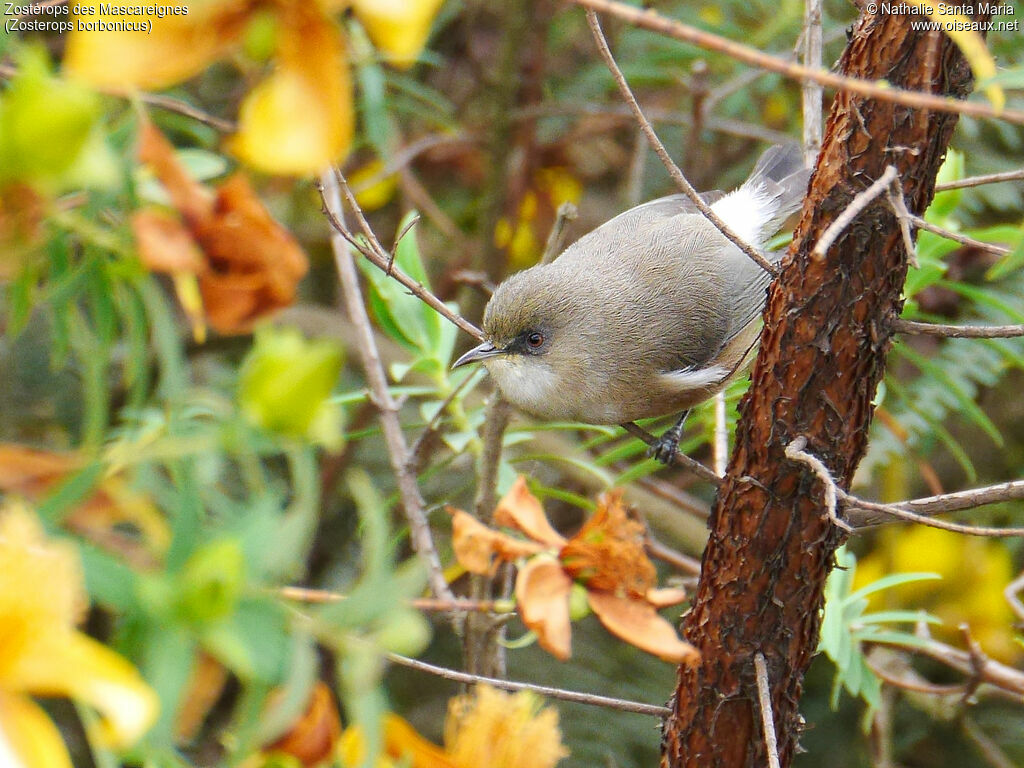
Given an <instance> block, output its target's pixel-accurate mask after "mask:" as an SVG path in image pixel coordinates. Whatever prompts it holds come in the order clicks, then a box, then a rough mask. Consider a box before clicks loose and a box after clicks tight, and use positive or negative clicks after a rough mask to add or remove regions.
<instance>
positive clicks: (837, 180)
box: [661, 14, 971, 768]
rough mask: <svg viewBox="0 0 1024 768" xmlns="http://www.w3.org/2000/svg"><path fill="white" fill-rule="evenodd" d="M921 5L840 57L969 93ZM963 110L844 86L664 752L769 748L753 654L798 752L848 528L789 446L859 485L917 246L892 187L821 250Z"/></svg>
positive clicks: (765, 355)
mask: <svg viewBox="0 0 1024 768" xmlns="http://www.w3.org/2000/svg"><path fill="white" fill-rule="evenodd" d="M912 19H917V20H921V19H922V17H920V16H911V15H871V14H864V15H862V16H861V18H860V19H859V20H858V22H857V24H856V25H855V28H854V31H853V33H852V37H851V39H850V42H849V45H848V46H847V48H846V51H845V52H844V54H843V57H842V59H841V71H842V72H843V73H844V74H847V75H851V76H854V77H860V78H864V79H867V80H878V79H885V80H887V81H888V82H890V83H891V84H892V85H894V86H897V87H900V88H907V89H911V90H922V91H927V92H930V93H937V94H944V95H948V96H952V97H956V98H963V97H965V96H966V95H967V93H969V91H970V88H971V73H970V70H969V68H968V66H967V64H966V62H965V61H964V59H963V56H962V55H961V54H960V52H959V50H958V49H957V48H956V46H955V45H953V44H952V43H951V42H950V40H949V39H948V38H947V37H946V36H945V35H944V34H943V33H942V32H916V31H912V30H911V29H910V21H911V20H912ZM956 119H957V118H956V116H955V115H951V114H945V113H941V114H940V113H935V112H929V111H927V110H919V109H910V108H908V107H903V106H897V105H894V104H891V103H888V102H882V101H875V100H872V99H865V98H862V97H859V96H854V95H852V94H849V93H845V92H843V93H839V94H838V95H837V96H836V98H835V101H834V103H833V105H832V112H831V115H830V116H829V121H828V125H827V127H826V129H825V137H824V141H823V146H822V152H821V155H820V157H819V159H818V165H817V168H816V170H815V173H814V177H813V179H812V181H811V189H810V192H809V195H808V197H807V199H806V200H805V201H804V206H803V212H802V216H801V219H800V223H799V225H798V227H797V231H796V234H795V235H794V241H793V245H792V246H791V248H790V255H789V256H788V258H787V259H786V261H785V263H784V266H783V269H782V273H781V275H780V277H779V279H777V280H776V281H775V282H774V284H773V285H772V287H771V289H770V292H769V296H768V304H767V308H766V310H765V327H764V331H763V333H762V335H761V348H760V353H759V354H758V357H757V361H756V363H755V366H754V369H753V372H752V374H751V378H752V384H751V387H750V391H749V393H748V394H747V396H746V397H745V398H744V400H743V402H742V404H741V406H740V412H741V420H740V424H739V428H738V431H737V435H736V448H735V450H734V452H733V454H732V459H731V461H730V464H729V469H728V474H727V477H726V479H725V484H724V485H723V486H722V488H721V490H720V492H719V494H718V500H717V503H716V505H715V509H714V512H713V514H712V516H711V519H710V521H709V524H710V527H711V537H710V540H709V542H708V545H707V549H706V550H705V552H704V560H703V570H702V575H701V579H700V585H699V587H698V591H697V595H696V597H695V599H694V604H693V609H692V610H691V611H690V613H689V614H688V615H687V616H686V618H685V621H684V626H683V632H684V634H685V636H686V637H687V639H688V640H689V641H690V642H691V643H693V644H694V645H696V646H697V647H698V648H699V649H700V651H701V653H702V654H703V660H702V662H701V664H700V665H698V666H696V667H694V668H681V669H680V672H679V680H678V687H677V689H676V693H675V696H674V701H673V704H672V714H671V715H670V716H669V718H668V719H667V721H666V722H665V726H664V734H663V757H662V763H661V764H662V766H663V768H664V767H665V766H669V767H670V768H677V767H679V766H701V768H705V767H708V766H716V767H723V768H724V767H725V766H728V767H729V768H732V767H734V766H735V767H736V768H740V767H742V766H758V768H761V767H762V766H766V765H767V764H768V762H767V756H766V750H765V744H764V739H763V737H762V727H761V713H760V707H759V705H758V700H757V687H756V682H755V673H754V657H755V654H756V653H758V652H760V653H762V654H764V657H765V659H766V661H767V670H768V680H769V686H770V691H771V701H772V707H773V710H774V724H775V732H776V735H777V740H778V756H779V758H780V763H781V765H782V766H783V767H785V766H787V765H789V764H790V762H791V760H792V757H793V754H794V750H795V748H796V746H797V742H798V739H799V736H800V732H801V720H800V715H799V712H798V703H799V701H800V694H801V690H802V687H803V676H804V673H805V671H806V670H807V667H808V665H809V664H810V661H811V658H812V656H813V655H814V653H815V649H816V647H817V643H818V633H819V627H820V623H821V608H822V603H823V591H824V586H825V579H826V577H827V576H828V573H829V571H830V570H831V568H832V565H833V562H834V559H833V558H834V553H835V549H836V547H837V546H839V544H840V543H841V541H842V538H843V536H842V532H841V531H840V530H839V529H838V528H837V527H836V526H835V525H834V524H833V523H831V522H830V520H829V518H828V515H827V513H826V510H825V508H824V501H823V500H824V490H825V489H824V486H823V484H822V482H821V481H820V480H818V479H817V478H816V476H815V475H814V474H813V472H812V471H811V470H810V469H809V467H808V466H807V465H806V464H803V463H797V462H795V461H791V460H789V459H787V458H786V457H785V455H784V451H785V448H786V446H787V445H788V444H789V443H790V442H791V441H793V440H795V439H797V438H799V437H805V438H806V439H807V448H806V450H807V451H808V452H809V453H811V454H813V455H814V456H816V457H818V458H819V459H820V460H821V461H823V462H824V464H825V466H826V467H827V468H828V470H829V472H830V473H831V476H832V477H833V478H834V479H835V481H836V482H837V483H838V485H839V486H840V487H842V488H846V487H848V484H849V482H850V479H851V477H852V476H853V472H854V469H855V468H856V466H857V463H858V462H859V461H860V459H861V457H862V456H863V454H864V450H865V445H866V441H867V434H868V427H869V425H870V422H871V416H872V405H871V400H872V398H873V396H874V393H875V388H876V386H877V384H878V382H879V380H880V379H881V377H882V373H883V371H884V368H885V358H886V353H887V351H888V349H889V346H890V337H891V335H892V323H893V320H894V319H896V318H897V317H898V316H899V314H900V310H901V308H902V300H901V297H900V292H901V289H902V287H903V283H904V279H905V277H906V272H907V253H906V250H905V248H904V244H903V240H902V237H901V235H900V228H899V224H898V220H897V219H896V217H895V216H894V214H893V212H892V209H891V207H890V205H889V203H888V201H887V198H886V196H885V195H882V196H880V197H879V198H877V199H876V200H875V202H874V203H872V204H871V205H870V206H868V208H867V209H866V210H865V211H864V212H863V213H861V214H860V215H859V216H857V217H856V219H855V220H854V221H853V223H852V224H851V225H850V226H848V227H847V228H846V229H845V231H844V232H842V234H841V235H840V236H839V237H838V238H837V239H836V240H835V242H834V244H833V245H832V247H831V248H829V249H828V252H827V253H826V254H825V257H824V258H822V259H816V258H815V257H814V256H812V254H811V251H812V249H813V248H814V245H815V243H817V242H818V239H819V238H820V237H821V235H822V233H823V232H824V231H825V229H826V228H827V227H828V225H829V224H831V223H832V222H833V221H834V220H835V219H836V217H837V216H839V214H841V213H842V212H843V210H844V209H846V207H847V206H848V205H849V203H850V201H851V200H852V199H853V198H854V197H855V196H856V195H857V193H859V192H861V191H862V190H864V189H865V188H867V187H868V186H869V185H871V183H872V182H874V181H875V180H876V179H877V178H878V177H879V176H881V175H882V173H883V172H884V171H885V168H886V166H889V165H892V166H895V168H896V170H897V171H898V173H899V179H900V180H901V183H902V187H903V193H904V195H905V198H906V204H907V206H908V208H909V209H910V211H911V212H912V213H917V214H921V213H922V212H923V211H924V209H925V208H926V207H927V205H928V203H929V202H930V201H931V198H932V195H933V193H934V186H935V176H936V173H937V172H938V169H939V166H940V165H941V163H942V159H943V155H944V154H945V151H946V148H947V145H948V143H949V140H950V136H951V134H952V132H953V128H954V126H955V125H956Z"/></svg>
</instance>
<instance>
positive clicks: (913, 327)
mask: <svg viewBox="0 0 1024 768" xmlns="http://www.w3.org/2000/svg"><path fill="white" fill-rule="evenodd" d="M893 328H894V329H895V330H896V332H897V333H908V334H914V335H918V336H944V337H946V338H950V339H1012V338H1016V337H1018V336H1024V324H1020V325H941V324H939V323H919V322H916V321H914V320H904V319H903V318H902V317H900V318H897V319H896V321H895V322H894V323H893Z"/></svg>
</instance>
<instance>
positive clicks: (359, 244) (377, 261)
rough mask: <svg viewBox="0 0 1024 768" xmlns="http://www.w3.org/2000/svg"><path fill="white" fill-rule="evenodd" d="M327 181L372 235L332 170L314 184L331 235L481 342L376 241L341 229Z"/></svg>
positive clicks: (463, 320)
mask: <svg viewBox="0 0 1024 768" xmlns="http://www.w3.org/2000/svg"><path fill="white" fill-rule="evenodd" d="M327 180H329V181H330V182H331V184H332V185H335V184H336V185H337V186H339V187H340V188H341V191H342V192H343V193H344V195H345V199H346V201H347V202H348V204H349V206H350V207H351V208H352V210H353V211H354V212H356V214H355V215H356V219H357V220H358V221H359V225H360V228H361V229H362V230H363V232H364V233H365V232H366V231H367V230H369V231H370V232H371V234H372V230H370V225H369V224H368V223H367V222H366V218H365V217H364V216H363V215H362V209H360V208H359V204H358V203H356V200H355V196H354V195H353V194H352V190H351V189H349V187H348V183H347V182H346V181H345V178H344V177H343V176H342V175H341V173H340V172H337V171H335V172H334V173H331V174H325V175H324V176H323V178H321V180H320V183H319V184H318V188H319V190H320V197H321V199H322V200H323V201H324V212H325V214H326V216H327V220H328V221H329V222H330V223H331V227H332V228H333V229H334V231H335V233H336V234H337V235H338V236H340V237H341V238H342V239H344V240H345V241H347V242H348V244H349V245H351V246H352V247H353V248H355V249H356V250H357V251H359V253H361V254H362V255H363V256H364V257H366V259H367V260H368V261H369V262H370V263H371V264H373V265H374V266H375V267H377V268H378V269H379V270H381V271H382V272H384V273H385V274H389V275H390V276H391V277H393V278H394V279H395V280H397V281H398V282H399V283H401V284H402V285H404V286H405V287H406V288H408V289H409V293H411V294H412V295H413V296H415V297H416V298H418V299H420V300H421V301H423V303H425V304H426V305H427V306H428V307H430V308H431V309H433V310H434V311H435V312H437V313H438V314H439V315H441V317H443V318H445V319H446V320H448V321H449V322H451V323H453V324H454V325H456V326H457V327H458V328H460V329H461V330H463V331H465V332H466V333H468V334H469V335H470V336H472V337H473V338H475V339H477V340H478V341H483V340H484V334H483V331H481V330H480V329H479V328H477V327H476V326H475V325H473V324H472V323H471V322H469V321H468V320H466V318H464V317H462V316H461V315H459V314H456V313H455V312H452V310H451V309H449V308H448V306H447V305H446V304H445V303H444V302H443V301H441V300H440V299H439V298H437V296H435V295H434V294H433V293H431V292H430V291H429V290H427V288H426V287H424V286H423V284H422V283H419V282H417V281H416V280H413V279H412V278H411V277H409V275H407V274H405V272H403V271H402V270H401V269H399V268H398V267H395V266H394V265H392V264H390V262H391V256H390V254H389V253H388V252H387V250H385V249H384V248H383V247H382V246H381V245H380V243H379V242H377V238H376V237H375V236H374V237H372V238H371V237H369V236H368V237H367V240H368V242H363V241H361V240H360V239H359V238H357V237H356V236H355V235H353V234H352V232H350V231H349V229H348V227H346V226H345V224H344V222H343V221H342V220H341V218H340V217H339V214H338V212H336V210H335V209H334V208H333V207H332V206H331V205H329V204H328V202H327V198H326V189H327ZM339 206H340V202H339Z"/></svg>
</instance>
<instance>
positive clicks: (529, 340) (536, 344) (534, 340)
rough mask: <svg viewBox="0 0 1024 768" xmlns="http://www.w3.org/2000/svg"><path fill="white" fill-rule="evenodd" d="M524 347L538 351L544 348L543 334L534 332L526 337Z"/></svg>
mask: <svg viewBox="0 0 1024 768" xmlns="http://www.w3.org/2000/svg"><path fill="white" fill-rule="evenodd" d="M526 346H528V347H529V348H530V349H540V348H541V347H542V346H544V334H543V333H540V332H539V331H534V332H533V333H531V334H530V335H529V336H527V337H526Z"/></svg>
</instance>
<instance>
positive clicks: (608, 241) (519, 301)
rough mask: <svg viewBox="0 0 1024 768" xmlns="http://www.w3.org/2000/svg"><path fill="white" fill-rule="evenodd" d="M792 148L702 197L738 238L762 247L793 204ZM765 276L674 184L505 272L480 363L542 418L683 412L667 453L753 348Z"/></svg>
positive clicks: (589, 419)
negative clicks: (556, 251)
mask: <svg viewBox="0 0 1024 768" xmlns="http://www.w3.org/2000/svg"><path fill="white" fill-rule="evenodd" d="M810 173H811V171H810V169H809V168H807V167H805V164H804V160H803V155H802V152H801V151H800V147H799V146H798V145H797V144H795V143H793V144H781V145H776V146H773V147H771V148H769V149H768V150H766V151H765V152H764V153H763V154H762V155H761V157H760V159H759V160H758V161H757V163H756V164H755V166H754V169H753V170H752V171H751V173H750V175H749V177H748V178H747V180H746V181H745V182H744V183H743V184H742V185H741V186H740V187H739V188H738V189H736V190H735V191H733V192H730V193H728V194H726V193H723V192H720V191H714V192H706V193H703V194H702V195H701V198H702V199H703V200H704V202H705V203H706V204H708V205H709V206H710V207H711V209H712V210H713V211H714V212H715V213H716V214H717V215H718V216H719V217H720V218H721V219H722V220H723V221H724V222H725V224H726V225H727V226H728V228H729V229H731V230H732V231H733V232H734V233H736V234H737V235H738V236H739V237H740V239H741V240H743V241H744V242H746V243H748V244H749V245H751V246H752V247H753V248H755V249H757V250H758V251H759V252H761V253H763V255H764V256H765V258H766V259H768V260H769V261H770V262H772V263H774V264H777V263H778V262H779V261H780V260H781V258H782V255H783V252H781V251H780V252H766V251H765V246H766V244H767V242H768V241H769V239H770V238H771V237H772V236H774V235H775V234H776V233H777V232H778V231H779V230H780V229H781V228H782V226H783V224H784V223H785V222H786V220H787V219H788V218H789V217H790V216H791V215H792V214H793V213H795V212H796V211H797V210H798V209H799V208H800V205H801V202H802V200H803V197H804V195H805V193H806V190H807V183H808V180H809V178H810ZM771 277H772V276H771V275H770V274H769V273H768V272H766V271H765V270H764V269H763V268H762V267H761V266H759V265H758V264H757V263H755V262H754V260H753V259H751V258H750V256H749V255H748V254H745V253H744V252H743V251H741V250H740V249H739V248H738V247H737V246H736V245H735V244H734V243H732V242H731V241H730V240H728V239H727V238H726V237H725V235H723V234H722V233H721V231H720V230H719V229H718V228H717V227H715V225H714V224H712V222H711V221H710V220H708V219H707V218H706V217H705V216H704V215H703V214H702V213H701V212H700V210H699V209H698V208H697V207H696V205H695V204H694V203H693V201H692V200H691V199H690V198H689V197H687V196H685V195H681V194H676V195H669V196H668V197H662V198H659V199H656V200H652V201H650V202H646V203H642V204H640V205H638V206H636V207H634V208H631V209H629V210H627V211H625V212H624V213H621V214H619V215H618V216H616V217H614V218H613V219H610V220H609V221H607V222H606V223H604V224H602V225H601V226H599V227H597V228H596V229H594V230H593V231H591V232H590V233H588V234H586V235H584V236H583V237H581V238H579V239H578V240H577V241H576V242H574V243H573V244H572V245H570V246H569V247H567V248H566V249H565V250H564V251H562V253H561V254H560V255H559V256H558V257H557V258H555V259H554V260H553V261H551V262H549V263H544V264H538V265H536V266H533V267H530V268H528V269H524V270H522V271H520V272H517V273H515V274H513V275H511V276H509V277H508V278H507V279H506V280H504V281H503V282H502V283H501V284H500V285H499V286H498V287H497V288H496V289H495V290H494V293H493V294H492V295H491V298H490V300H489V301H488V303H487V306H486V308H485V310H484V316H483V332H484V339H485V340H484V341H483V343H481V344H480V345H478V346H476V347H474V348H473V349H470V350H469V351H468V352H466V353H465V354H464V355H462V356H461V357H460V358H458V360H456V361H455V363H454V364H453V366H452V367H453V368H456V367H459V366H463V365H467V364H469V363H474V362H480V363H482V364H483V365H484V366H485V367H486V369H487V371H488V373H489V374H490V377H491V378H492V379H493V380H494V383H495V385H496V386H497V388H498V390H499V391H500V392H501V394H502V396H503V397H504V398H505V399H506V400H507V401H509V402H510V403H511V404H512V405H514V406H516V407H517V408H519V409H520V410H522V411H524V412H525V413H527V414H529V415H531V416H534V417H536V418H538V419H541V420H546V421H576V422H583V423H587V424H622V423H626V422H633V421H636V420H638V419H645V418H650V417H655V416H664V415H667V414H670V413H680V414H681V415H680V417H679V419H678V420H677V421H676V423H675V425H674V426H673V427H672V428H670V429H669V430H668V431H667V432H666V433H665V434H664V435H662V437H661V438H659V439H657V440H655V442H654V443H653V444H652V445H651V450H650V451H649V454H650V455H652V456H654V457H655V458H656V459H658V460H659V461H661V462H663V463H665V464H670V463H672V461H673V460H674V458H675V454H676V451H677V449H678V443H679V439H680V437H681V436H682V433H683V428H684V424H685V420H686V415H687V413H688V412H689V410H690V409H691V408H692V407H694V406H696V405H698V404H699V403H701V402H703V401H705V400H707V399H709V398H711V397H712V396H714V395H715V394H716V393H717V392H719V391H721V390H722V389H724V388H725V387H726V386H727V385H728V384H729V382H731V381H732V380H733V379H735V378H736V377H737V376H739V375H740V374H741V373H742V372H743V371H745V369H746V367H747V366H748V365H749V363H750V361H751V360H752V359H753V355H754V350H755V348H756V343H757V339H758V336H759V329H760V318H761V314H762V312H763V310H764V304H765V301H766V297H767V287H768V284H769V283H770V281H771Z"/></svg>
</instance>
